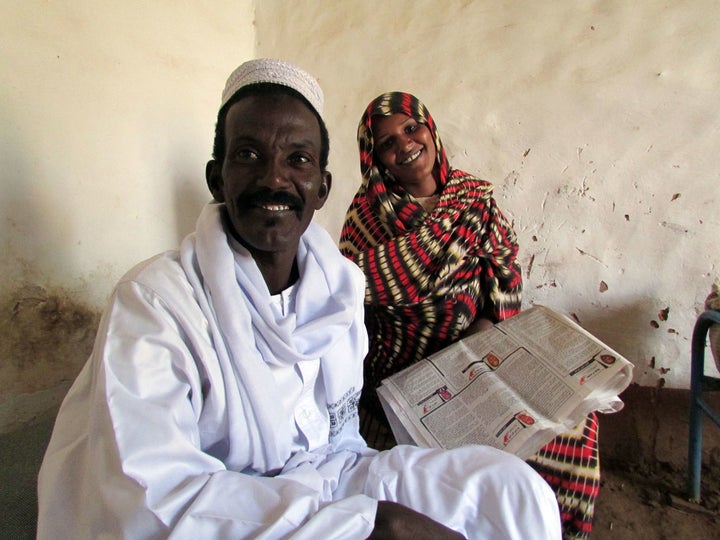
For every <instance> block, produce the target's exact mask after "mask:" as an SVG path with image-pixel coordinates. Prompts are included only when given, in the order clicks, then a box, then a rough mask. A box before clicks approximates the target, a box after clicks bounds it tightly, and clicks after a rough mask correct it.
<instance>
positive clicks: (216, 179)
mask: <svg viewBox="0 0 720 540" xmlns="http://www.w3.org/2000/svg"><path fill="white" fill-rule="evenodd" d="M205 180H206V181H207V186H208V188H209V189H210V193H212V196H213V199H215V200H216V201H217V202H219V203H222V202H225V192H224V191H223V180H222V163H218V162H217V161H215V160H214V159H211V160H210V161H208V162H207V165H205Z"/></svg>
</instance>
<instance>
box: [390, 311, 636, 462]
mask: <svg viewBox="0 0 720 540" xmlns="http://www.w3.org/2000/svg"><path fill="white" fill-rule="evenodd" d="M632 371H633V365H632V364H631V363H630V362H628V361H627V360H626V359H625V358H623V357H622V356H621V355H619V354H618V353H617V352H615V351H613V350H612V349H611V348H609V347H608V346H607V345H605V344H604V343H602V342H601V341H600V340H598V339H597V338H595V337H593V336H592V335H591V334H589V333H588V332H586V331H585V330H584V329H582V328H581V327H580V326H579V325H577V324H575V323H574V322H573V321H571V320H570V319H568V318H567V317H565V316H563V315H560V314H559V313H556V312H555V311H553V310H551V309H550V308H547V307H544V306H539V305H536V306H534V307H532V308H530V309H528V310H526V311H523V312H521V313H520V314H518V315H515V316H514V317H512V318H510V319H507V320H505V321H502V322H501V323H498V324H496V325H495V326H494V327H492V328H490V329H488V330H484V331H482V332H478V333H477V334H472V335H470V336H468V337H465V338H463V339H461V340H460V341H458V342H456V343H454V344H452V345H450V346H449V347H447V348H445V349H443V350H441V351H438V352H437V353H435V354H433V355H431V356H429V357H427V358H425V359H424V360H422V361H420V362H418V363H416V364H413V365H412V366H410V367H408V368H406V369H405V370H403V371H401V372H399V373H396V374H395V375H392V376H391V377H389V378H387V379H385V380H384V381H383V382H382V384H381V386H380V387H379V388H378V395H379V396H380V401H381V403H382V405H383V409H384V410H385V414H386V415H387V417H388V420H389V422H390V427H391V428H392V430H393V434H394V435H395V439H396V441H397V442H398V443H405V444H416V445H418V446H424V447H438V448H454V447H458V446H462V445H466V444H484V445H489V446H493V447H495V448H500V449H502V450H505V451H508V452H511V453H513V454H516V455H517V456H519V457H521V458H522V459H527V458H528V457H530V456H532V455H533V454H535V453H536V452H537V451H538V450H539V449H540V448H542V447H543V446H544V445H546V444H547V443H548V442H550V441H551V440H552V439H554V438H555V437H556V436H557V435H558V434H560V433H566V432H568V431H570V430H572V429H573V428H574V427H575V426H576V425H577V424H578V423H580V421H582V420H583V419H584V418H585V417H586V416H587V415H588V414H589V413H590V412H592V411H599V412H603V413H613V412H617V411H619V410H620V409H622V407H623V403H622V401H621V400H620V398H619V397H618V394H620V393H621V392H622V391H623V390H624V389H625V388H627V386H628V385H629V384H630V382H631V381H632Z"/></svg>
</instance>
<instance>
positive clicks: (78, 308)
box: [0, 285, 100, 402]
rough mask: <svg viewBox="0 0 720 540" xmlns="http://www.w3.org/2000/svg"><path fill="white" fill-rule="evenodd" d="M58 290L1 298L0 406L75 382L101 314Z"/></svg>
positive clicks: (25, 290)
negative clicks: (26, 395) (14, 396)
mask: <svg viewBox="0 0 720 540" xmlns="http://www.w3.org/2000/svg"><path fill="white" fill-rule="evenodd" d="M74 296H75V295H74V294H72V293H70V292H68V291H67V290H65V289H62V288H56V289H52V290H47V289H45V288H44V287H42V286H39V285H27V286H23V287H20V288H18V289H16V290H15V291H12V292H9V293H5V294H4V295H3V296H2V297H1V298H0V395H2V398H0V402H2V401H5V400H6V399H9V398H10V397H12V396H13V395H19V394H27V393H32V392H37V391H41V390H46V389H48V388H52V387H55V386H57V385H59V384H62V383H64V382H67V381H71V380H73V379H74V378H75V377H76V376H77V374H78V372H79V371H80V369H81V367H82V366H83V364H84V363H85V361H86V360H87V358H88V356H89V355H90V352H91V350H92V346H93V342H94V339H95V333H96V331H97V327H98V323H99V321H100V313H99V312H97V311H96V310H94V309H92V308H90V307H88V306H86V305H84V304H82V303H81V302H79V301H78V300H77V299H76V298H74Z"/></svg>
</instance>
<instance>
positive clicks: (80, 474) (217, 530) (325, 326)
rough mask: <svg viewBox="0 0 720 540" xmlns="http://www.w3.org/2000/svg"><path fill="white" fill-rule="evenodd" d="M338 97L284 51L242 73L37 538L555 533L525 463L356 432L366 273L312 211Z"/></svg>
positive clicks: (57, 462)
mask: <svg viewBox="0 0 720 540" xmlns="http://www.w3.org/2000/svg"><path fill="white" fill-rule="evenodd" d="M322 99H323V98H322V91H321V90H320V87H319V86H318V84H317V82H316V81H315V80H314V79H313V78H312V77H310V76H309V75H308V74H307V73H305V72H303V71H301V70H299V69H298V68H296V67H295V66H292V65H291V64H287V63H285V62H279V61H273V60H255V61H251V62H247V63H245V64H243V65H242V66H240V67H239V68H238V69H237V70H236V71H235V72H233V74H232V75H231V76H230V78H229V80H228V82H227V85H226V88H225V91H224V93H223V99H222V104H221V108H220V111H219V114H218V124H217V128H216V141H215V148H214V159H213V160H212V161H210V162H209V163H208V165H207V169H206V176H207V182H208V186H209V188H210V191H211V193H212V195H213V198H214V202H212V203H210V204H208V205H207V206H206V207H205V208H204V210H203V212H202V214H201V215H200V218H199V220H198V223H197V228H196V231H195V233H194V234H191V235H190V236H188V237H187V238H186V239H185V240H184V241H183V243H182V245H181V247H180V250H179V251H177V252H175V251H173V252H168V253H165V254H162V255H159V256H157V257H155V258H153V259H150V260H149V261H146V262H144V263H142V264H140V265H139V266H138V267H136V268H135V269H133V270H131V271H130V272H129V273H128V274H127V275H126V276H125V277H123V278H122V280H121V281H120V283H119V284H118V286H117V288H116V290H115V291H114V293H113V297H112V299H111V301H110V305H109V307H108V309H107V311H106V312H105V314H104V316H103V319H102V322H101V324H100V328H99V332H98V337H97V340H96V344H95V348H94V350H93V353H92V356H91V358H90V359H89V361H88V363H87V365H86V366H85V367H84V369H83V370H82V372H81V373H80V375H79V376H78V379H77V380H76V382H75V383H74V385H73V387H72V388H71V390H70V392H69V393H68V396H67V397H66V399H65V401H64V402H63V405H62V407H61V410H60V412H59V414H58V419H57V422H56V425H55V429H54V433H53V436H52V439H51V442H50V445H49V447H48V450H47V453H46V456H45V459H44V462H43V465H42V468H41V471H40V477H39V523H38V536H39V537H40V538H53V539H58V538H99V537H113V538H114V537H126V538H133V539H135V538H150V537H152V538H156V537H167V536H172V537H175V538H243V537H261V538H297V539H300V538H308V539H310V538H313V539H317V538H343V539H345V538H366V537H373V538H405V537H413V538H415V539H419V538H426V537H427V538H454V537H461V535H465V536H469V537H485V538H490V537H492V538H506V537H510V538H543V539H545V538H552V537H559V535H560V532H559V531H560V529H559V517H558V512H557V505H556V503H555V499H554V496H553V494H552V492H551V491H550V490H549V488H548V487H547V484H545V482H544V481H543V480H542V479H541V478H540V477H539V476H537V475H536V474H535V473H534V472H533V471H532V470H531V469H530V468H529V467H527V466H526V465H525V464H524V463H523V462H522V461H520V460H519V459H516V458H514V457H513V456H510V455H507V454H504V453H502V452H499V451H495V450H493V449H490V448H484V447H467V448H463V449H460V450H456V451H441V450H423V449H418V448H415V447H409V446H400V447H397V448H394V449H392V450H390V451H387V452H380V453H378V452H376V451H374V450H371V449H369V448H367V446H366V445H365V442H364V441H363V440H362V438H361V437H360V435H359V433H358V416H357V400H358V397H359V393H360V390H361V387H362V359H363V357H364V356H365V354H366V352H367V336H366V334H365V330H364V325H363V311H362V305H363V302H362V299H363V290H364V280H363V277H362V274H361V273H360V271H359V269H358V268H356V267H355V266H353V265H352V263H350V262H349V261H347V260H346V259H345V258H344V257H343V256H342V255H340V253H339V251H338V250H337V248H336V247H335V244H334V242H333V241H332V239H331V238H330V237H329V235H328V234H327V233H326V232H325V231H324V230H322V228H320V227H319V226H318V225H316V224H314V223H312V222H311V220H312V216H313V214H314V212H315V210H318V209H320V208H321V207H322V206H323V205H324V204H325V202H326V201H327V197H328V195H329V193H330V188H331V180H332V178H331V175H330V173H329V172H328V171H327V156H328V149H329V143H328V138H327V130H326V129H325V125H324V123H323V121H322V117H321V114H322ZM378 501H381V502H378Z"/></svg>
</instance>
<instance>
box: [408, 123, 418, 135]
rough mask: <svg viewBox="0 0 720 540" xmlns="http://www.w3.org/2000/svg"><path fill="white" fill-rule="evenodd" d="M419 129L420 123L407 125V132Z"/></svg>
mask: <svg viewBox="0 0 720 540" xmlns="http://www.w3.org/2000/svg"><path fill="white" fill-rule="evenodd" d="M417 129H418V124H412V125H410V126H407V128H405V133H415V132H416V131H417Z"/></svg>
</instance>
